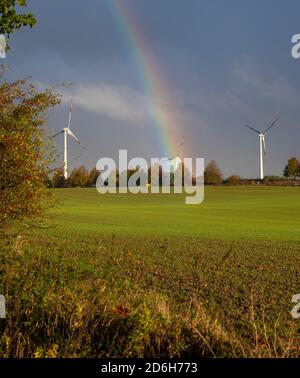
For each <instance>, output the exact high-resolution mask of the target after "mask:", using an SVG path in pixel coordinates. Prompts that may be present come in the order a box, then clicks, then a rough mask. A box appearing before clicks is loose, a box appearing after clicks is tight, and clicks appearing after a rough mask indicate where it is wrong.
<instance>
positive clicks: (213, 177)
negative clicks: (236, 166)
mask: <svg viewBox="0 0 300 378" xmlns="http://www.w3.org/2000/svg"><path fill="white" fill-rule="evenodd" d="M222 182H223V175H222V172H221V170H220V168H219V167H218V166H217V164H216V162H215V161H214V160H212V161H211V162H210V163H208V165H207V167H206V168H205V171H204V183H205V184H206V185H219V184H222Z"/></svg>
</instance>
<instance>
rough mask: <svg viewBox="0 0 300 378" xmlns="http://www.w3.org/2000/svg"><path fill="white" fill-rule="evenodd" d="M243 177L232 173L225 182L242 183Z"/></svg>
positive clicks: (229, 183)
mask: <svg viewBox="0 0 300 378" xmlns="http://www.w3.org/2000/svg"><path fill="white" fill-rule="evenodd" d="M241 181H242V179H241V177H240V176H238V175H232V176H229V177H228V178H227V179H226V180H225V184H228V185H240V183H241Z"/></svg>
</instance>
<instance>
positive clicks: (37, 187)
mask: <svg viewBox="0 0 300 378" xmlns="http://www.w3.org/2000/svg"><path fill="white" fill-rule="evenodd" d="M1 79H2V76H0V228H2V227H3V226H5V225H7V224H10V223H13V222H15V221H21V220H25V219H30V218H31V219H32V218H36V217H38V216H40V215H41V214H42V213H43V210H44V206H43V204H44V203H45V198H49V195H50V191H49V189H48V188H47V187H46V185H45V175H46V174H48V173H49V168H48V167H49V165H50V164H51V163H52V156H51V154H50V151H49V148H48V147H49V146H48V145H47V142H46V138H45V129H44V127H43V126H44V122H45V117H44V115H45V112H46V111H47V110H48V109H49V108H51V107H53V106H55V105H56V104H57V103H59V98H58V96H57V95H55V94H53V93H52V92H51V91H50V90H45V91H42V92H38V91H37V90H36V89H35V88H34V86H33V85H32V84H31V83H30V82H28V81H26V80H18V81H15V82H13V83H9V82H6V81H1Z"/></svg>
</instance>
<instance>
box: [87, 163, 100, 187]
mask: <svg viewBox="0 0 300 378" xmlns="http://www.w3.org/2000/svg"><path fill="white" fill-rule="evenodd" d="M99 175H100V172H99V171H98V170H97V169H96V167H94V168H93V169H92V170H91V171H90V173H89V179H88V182H87V185H88V186H95V185H96V182H97V178H98V177H99Z"/></svg>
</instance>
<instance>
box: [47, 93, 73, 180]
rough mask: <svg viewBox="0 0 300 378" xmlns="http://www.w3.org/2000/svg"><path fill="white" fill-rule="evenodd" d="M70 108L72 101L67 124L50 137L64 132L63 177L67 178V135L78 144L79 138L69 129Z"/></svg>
mask: <svg viewBox="0 0 300 378" xmlns="http://www.w3.org/2000/svg"><path fill="white" fill-rule="evenodd" d="M72 109H73V101H72V100H71V102H70V111H69V120H68V126H67V127H65V128H64V129H62V130H61V131H60V132H58V133H57V134H55V135H53V137H52V138H55V137H57V135H60V134H62V133H64V177H65V179H66V180H67V178H68V135H70V136H71V137H72V138H74V139H75V140H76V142H77V143H78V144H80V140H79V139H78V138H77V136H76V135H75V134H74V133H73V132H72V130H71V129H70V125H71V118H72Z"/></svg>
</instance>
